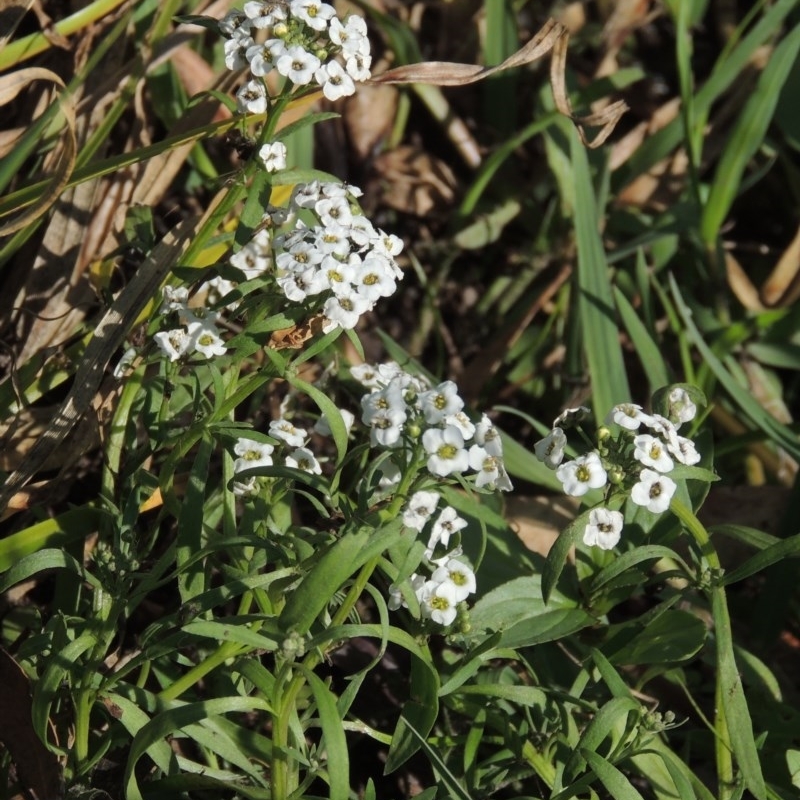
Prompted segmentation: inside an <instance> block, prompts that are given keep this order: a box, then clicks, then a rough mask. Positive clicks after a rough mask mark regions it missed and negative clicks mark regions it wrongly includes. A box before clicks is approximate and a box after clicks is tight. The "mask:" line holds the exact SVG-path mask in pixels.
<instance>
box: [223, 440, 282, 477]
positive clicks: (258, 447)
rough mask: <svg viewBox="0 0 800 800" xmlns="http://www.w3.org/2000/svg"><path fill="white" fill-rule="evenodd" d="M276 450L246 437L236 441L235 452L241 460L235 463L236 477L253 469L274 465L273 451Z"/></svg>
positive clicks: (269, 445)
mask: <svg viewBox="0 0 800 800" xmlns="http://www.w3.org/2000/svg"><path fill="white" fill-rule="evenodd" d="M274 449H275V448H274V447H273V446H272V445H271V444H266V442H258V441H256V440H255V439H248V438H247V437H245V436H242V437H240V438H239V439H237V440H236V444H235V445H234V447H233V452H234V453H236V455H237V456H239V458H237V459H236V461H234V462H233V474H234V475H236V474H237V473H239V472H242V471H243V470H246V469H252V468H253V467H269V466H271V465H272V451H273V450H274Z"/></svg>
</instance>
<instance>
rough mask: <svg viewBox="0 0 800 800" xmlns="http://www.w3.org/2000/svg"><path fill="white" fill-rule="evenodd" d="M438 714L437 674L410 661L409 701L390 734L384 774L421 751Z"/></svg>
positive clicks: (423, 664) (423, 663)
mask: <svg viewBox="0 0 800 800" xmlns="http://www.w3.org/2000/svg"><path fill="white" fill-rule="evenodd" d="M438 715H439V675H438V673H437V672H436V669H435V668H434V667H433V665H432V664H431V663H430V662H429V661H428V660H423V659H416V658H415V659H413V660H412V662H411V699H410V700H408V701H406V703H405V704H404V705H403V711H402V712H401V714H400V719H399V720H398V721H397V726H396V727H395V729H394V732H393V733H392V745H391V747H390V748H389V754H388V755H387V757H386V769H385V770H384V771H385V773H390V772H393V771H394V770H396V769H397V768H398V767H400V766H401V765H402V764H404V763H405V762H406V761H408V759H409V758H411V756H413V755H414V753H416V752H417V750H419V749H420V747H421V746H422V743H423V742H424V741H425V737H426V736H427V735H428V734H429V733H430V732H431V729H432V728H433V724H434V722H436V718H437V717H438Z"/></svg>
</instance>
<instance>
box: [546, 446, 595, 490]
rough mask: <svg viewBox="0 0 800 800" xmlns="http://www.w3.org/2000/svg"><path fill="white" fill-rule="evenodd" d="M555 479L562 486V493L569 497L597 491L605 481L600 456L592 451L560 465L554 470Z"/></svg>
mask: <svg viewBox="0 0 800 800" xmlns="http://www.w3.org/2000/svg"><path fill="white" fill-rule="evenodd" d="M556 477H557V478H558V479H559V480H560V481H561V483H562V484H563V485H564V493H565V494H568V495H570V496H571V497H581V495H584V494H586V492H588V491H589V489H599V488H601V487H602V486H605V485H606V480H607V476H606V471H605V470H604V469H603V464H602V463H601V461H600V456H599V455H598V454H597V453H595V452H594V451H592V452H591V453H587V454H586V455H585V456H578V458H576V459H575V460H574V461H567V463H566V464H562V465H561V466H560V467H559V468H558V469H557V470H556Z"/></svg>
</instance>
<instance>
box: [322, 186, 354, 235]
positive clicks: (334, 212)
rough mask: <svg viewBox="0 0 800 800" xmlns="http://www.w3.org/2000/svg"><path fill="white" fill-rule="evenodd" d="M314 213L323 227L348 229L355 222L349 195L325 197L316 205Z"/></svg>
mask: <svg viewBox="0 0 800 800" xmlns="http://www.w3.org/2000/svg"><path fill="white" fill-rule="evenodd" d="M314 212H315V213H316V214H317V216H318V217H319V221H320V222H321V223H322V224H323V225H342V226H344V227H347V226H349V225H350V223H351V222H352V221H353V212H352V210H351V208H350V202H349V200H348V199H347V195H344V194H342V195H334V196H330V195H325V196H323V197H321V198H320V199H319V200H317V202H316V203H314Z"/></svg>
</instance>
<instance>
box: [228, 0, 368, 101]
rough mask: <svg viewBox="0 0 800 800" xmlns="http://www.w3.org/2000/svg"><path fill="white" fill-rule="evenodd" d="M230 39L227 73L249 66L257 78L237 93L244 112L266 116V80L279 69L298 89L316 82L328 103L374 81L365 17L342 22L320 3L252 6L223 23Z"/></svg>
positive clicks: (280, 0)
mask: <svg viewBox="0 0 800 800" xmlns="http://www.w3.org/2000/svg"><path fill="white" fill-rule="evenodd" d="M219 28H220V31H221V32H222V34H223V35H224V36H226V37H227V38H226V41H225V64H226V66H227V67H228V69H231V70H238V69H243V68H248V69H249V70H250V72H251V74H252V76H253V77H252V78H251V79H250V80H248V81H247V82H246V83H245V84H244V86H242V88H241V89H240V90H239V92H238V94H237V96H236V97H237V101H238V106H239V111H240V112H242V113H244V112H250V113H251V114H263V113H264V112H265V111H266V110H267V104H268V97H269V95H268V91H267V86H266V84H265V83H264V80H263V79H264V76H265V75H267V74H268V73H270V72H272V71H273V70H275V71H276V72H277V73H278V74H280V75H282V76H284V77H285V78H287V79H288V80H289V81H291V82H292V84H293V85H294V86H307V85H308V84H310V83H311V82H312V81H313V82H315V83H316V84H318V85H319V86H320V87H322V92H323V94H324V95H325V97H327V98H328V100H338V99H339V98H340V97H346V96H348V95H351V94H353V93H354V92H355V82H357V81H365V80H368V79H369V77H370V70H369V68H370V64H371V62H372V57H371V56H370V45H369V39H368V38H367V26H366V23H365V22H364V19H363V18H362V17H359V16H356V15H351V16H349V17H347V19H346V20H345V21H344V22H342V21H341V20H340V19H339V18H338V17H337V16H336V11H335V10H334V8H333V6H331V5H328V4H327V3H322V2H318V0H289V1H287V0H264V1H263V2H248V3H245V4H244V8H243V9H242V10H241V11H239V10H234V11H230V12H229V13H228V14H227V15H226V16H225V17H224V18H223V19H222V20H220V22H219Z"/></svg>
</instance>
